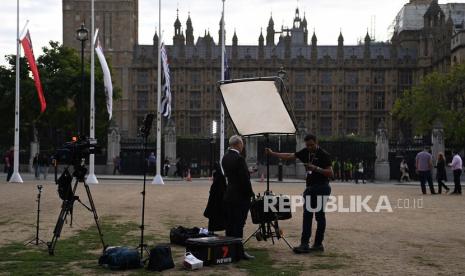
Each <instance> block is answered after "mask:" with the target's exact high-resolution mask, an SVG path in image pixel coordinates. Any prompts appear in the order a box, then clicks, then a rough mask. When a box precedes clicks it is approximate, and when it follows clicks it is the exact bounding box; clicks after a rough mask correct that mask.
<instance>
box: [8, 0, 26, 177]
mask: <svg viewBox="0 0 465 276" xmlns="http://www.w3.org/2000/svg"><path fill="white" fill-rule="evenodd" d="M19 44H20V42H19V0H16V91H15V142H14V153H13V175H12V176H11V179H10V182H11V183H23V179H22V178H21V175H20V174H19V92H20V91H19V89H20V86H19V77H20V76H19V71H20V70H19V69H20V68H19V58H20V55H21V53H20V51H21V49H20V45H19ZM10 166H11V164H10Z"/></svg>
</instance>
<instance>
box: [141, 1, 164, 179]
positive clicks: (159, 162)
mask: <svg viewBox="0 0 465 276" xmlns="http://www.w3.org/2000/svg"><path fill="white" fill-rule="evenodd" d="M158 33H159V34H160V38H159V39H158V46H157V47H158V67H157V75H158V76H157V86H158V87H157V156H156V158H157V175H156V176H155V178H154V179H153V181H152V184H156V185H163V184H165V183H164V181H163V178H162V177H161V174H160V172H161V40H162V35H161V0H158ZM144 158H147V156H144Z"/></svg>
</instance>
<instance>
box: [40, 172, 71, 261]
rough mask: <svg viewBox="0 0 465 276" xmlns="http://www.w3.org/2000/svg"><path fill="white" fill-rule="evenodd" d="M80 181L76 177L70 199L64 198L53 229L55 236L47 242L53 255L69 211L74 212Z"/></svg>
mask: <svg viewBox="0 0 465 276" xmlns="http://www.w3.org/2000/svg"><path fill="white" fill-rule="evenodd" d="M78 183H79V181H78V180H77V179H76V182H75V183H74V187H73V191H72V196H71V195H70V198H71V199H69V200H63V204H62V205H61V211H60V214H59V215H58V220H57V223H56V225H55V229H54V230H53V237H52V240H51V241H50V242H48V243H47V247H48V254H49V255H53V254H54V251H55V246H56V243H57V241H58V238H59V237H60V235H61V231H62V230H63V225H64V224H65V221H66V217H67V216H68V214H69V213H72V210H73V205H74V200H75V199H76V197H75V196H74V195H75V194H76V189H77V185H78Z"/></svg>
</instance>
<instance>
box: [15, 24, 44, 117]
mask: <svg viewBox="0 0 465 276" xmlns="http://www.w3.org/2000/svg"><path fill="white" fill-rule="evenodd" d="M21 44H22V45H23V49H24V55H25V56H26V58H27V62H28V63H29V68H30V69H31V71H32V76H33V77H34V83H35V86H36V89H37V96H39V101H40V112H41V113H43V112H44V111H45V108H46V107H47V103H46V102H45V97H44V92H43V91H42V84H41V83H40V77H39V70H37V64H36V60H35V58H34V52H33V51H32V41H31V35H30V34H29V30H28V31H27V33H26V35H25V36H24V38H23V39H22V40H21Z"/></svg>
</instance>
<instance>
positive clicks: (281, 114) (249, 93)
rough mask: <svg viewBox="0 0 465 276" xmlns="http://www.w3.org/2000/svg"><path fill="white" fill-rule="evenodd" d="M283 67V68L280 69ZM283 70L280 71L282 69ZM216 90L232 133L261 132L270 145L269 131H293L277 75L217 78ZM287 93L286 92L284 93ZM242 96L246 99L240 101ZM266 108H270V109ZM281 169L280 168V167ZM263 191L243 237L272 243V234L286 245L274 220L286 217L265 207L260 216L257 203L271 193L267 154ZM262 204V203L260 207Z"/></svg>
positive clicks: (277, 133)
mask: <svg viewBox="0 0 465 276" xmlns="http://www.w3.org/2000/svg"><path fill="white" fill-rule="evenodd" d="M282 71H283V70H282ZM283 72H284V71H283ZM219 84H220V86H219V92H220V95H221V97H222V100H223V103H224V106H225V107H226V109H227V111H228V114H229V117H230V119H231V122H232V124H233V126H234V128H235V130H236V133H237V134H239V135H242V136H244V137H250V136H264V137H265V139H266V147H267V148H269V147H270V135H294V134H295V133H296V131H297V126H296V124H295V121H294V120H293V118H292V116H291V113H290V110H289V109H288V107H287V106H286V104H285V102H284V100H283V94H285V86H284V84H283V79H282V78H280V77H263V78H253V79H238V80H229V81H222V82H219ZM286 96H287V95H286ZM244 99H247V100H246V101H244ZM270 110H273V111H272V112H270ZM281 171H282V170H281ZM266 174H267V177H266V191H265V192H264V194H263V197H260V196H259V197H258V198H256V199H254V202H253V205H252V208H256V209H254V212H255V210H257V212H258V213H257V217H256V218H257V219H258V220H256V222H255V223H256V224H259V227H258V229H257V230H256V231H255V232H254V233H253V234H252V235H251V236H250V237H249V238H247V239H246V240H245V241H244V243H243V244H246V243H247V242H248V241H249V240H250V239H251V237H253V236H255V237H256V238H257V240H259V241H261V240H264V241H266V240H267V239H268V238H271V240H272V242H273V244H274V240H275V238H276V239H277V240H280V239H283V240H284V241H285V242H286V244H287V246H289V248H291V249H292V247H291V245H290V244H289V243H288V242H287V240H286V239H285V238H284V236H283V234H282V231H281V229H280V227H279V223H278V221H279V220H280V219H286V218H285V217H281V216H280V214H279V213H277V212H268V211H269V210H266V211H265V213H266V214H264V215H263V217H260V216H261V215H260V213H259V212H260V211H261V212H263V211H264V210H263V209H261V210H260V207H259V206H260V205H261V203H264V201H265V200H266V197H274V195H273V193H272V191H271V190H270V157H269V155H267V156H266ZM263 206H264V205H262V208H263Z"/></svg>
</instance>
